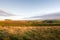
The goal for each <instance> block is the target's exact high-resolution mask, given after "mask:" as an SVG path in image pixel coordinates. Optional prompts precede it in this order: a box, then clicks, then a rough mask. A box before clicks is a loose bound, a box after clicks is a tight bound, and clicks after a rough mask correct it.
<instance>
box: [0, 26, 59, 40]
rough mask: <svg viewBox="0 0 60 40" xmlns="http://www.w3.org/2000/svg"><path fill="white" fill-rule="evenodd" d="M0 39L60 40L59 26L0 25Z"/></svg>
mask: <svg viewBox="0 0 60 40" xmlns="http://www.w3.org/2000/svg"><path fill="white" fill-rule="evenodd" d="M0 40H60V26H34V27H33V26H28V27H27V26H25V27H19V26H18V27H16V26H14V27H13V26H10V27H8V26H0Z"/></svg>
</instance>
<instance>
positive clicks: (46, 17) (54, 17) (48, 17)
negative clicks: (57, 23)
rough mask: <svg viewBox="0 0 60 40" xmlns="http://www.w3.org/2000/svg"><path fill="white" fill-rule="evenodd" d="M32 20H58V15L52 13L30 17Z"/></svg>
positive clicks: (59, 15) (59, 17) (59, 18)
mask: <svg viewBox="0 0 60 40" xmlns="http://www.w3.org/2000/svg"><path fill="white" fill-rule="evenodd" d="M30 18H32V19H43V20H60V13H52V14H47V15H43V16H34V17H30Z"/></svg>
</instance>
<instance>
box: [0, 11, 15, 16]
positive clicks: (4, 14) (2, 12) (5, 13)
mask: <svg viewBox="0 0 60 40" xmlns="http://www.w3.org/2000/svg"><path fill="white" fill-rule="evenodd" d="M0 16H14V14H11V13H8V12H5V11H3V10H0Z"/></svg>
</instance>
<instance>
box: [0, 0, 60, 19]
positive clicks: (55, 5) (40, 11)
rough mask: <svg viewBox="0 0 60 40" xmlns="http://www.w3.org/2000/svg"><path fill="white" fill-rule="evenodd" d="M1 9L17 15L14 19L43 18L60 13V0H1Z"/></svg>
mask: <svg viewBox="0 0 60 40" xmlns="http://www.w3.org/2000/svg"><path fill="white" fill-rule="evenodd" d="M0 9H2V10H4V11H6V12H9V13H12V14H14V15H16V16H15V17H13V18H14V19H20V18H27V17H33V16H42V15H46V14H52V13H55V12H60V0H0ZM1 18H2V17H1ZM8 18H12V17H8Z"/></svg>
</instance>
